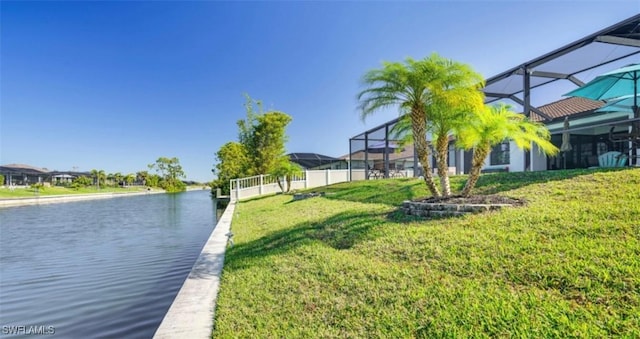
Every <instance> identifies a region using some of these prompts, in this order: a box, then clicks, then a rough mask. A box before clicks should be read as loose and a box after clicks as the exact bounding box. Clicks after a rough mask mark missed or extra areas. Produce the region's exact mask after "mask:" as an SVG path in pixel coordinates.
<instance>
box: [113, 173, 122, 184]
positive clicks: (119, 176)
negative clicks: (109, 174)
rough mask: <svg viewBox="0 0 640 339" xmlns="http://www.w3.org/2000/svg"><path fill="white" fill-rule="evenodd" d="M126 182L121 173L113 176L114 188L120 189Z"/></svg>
mask: <svg viewBox="0 0 640 339" xmlns="http://www.w3.org/2000/svg"><path fill="white" fill-rule="evenodd" d="M123 181H124V175H122V173H120V172H116V173H114V174H113V186H115V187H118V186H120V184H121V183H122V182H123Z"/></svg>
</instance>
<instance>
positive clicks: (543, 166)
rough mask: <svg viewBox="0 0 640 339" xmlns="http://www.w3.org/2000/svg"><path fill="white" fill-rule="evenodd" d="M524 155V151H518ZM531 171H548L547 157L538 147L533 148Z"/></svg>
mask: <svg viewBox="0 0 640 339" xmlns="http://www.w3.org/2000/svg"><path fill="white" fill-rule="evenodd" d="M518 151H520V152H522V153H524V152H523V151H522V150H518ZM531 170H532V171H546V170H547V155H546V154H544V153H543V152H541V151H540V148H539V147H538V146H537V145H535V144H534V145H533V147H531Z"/></svg>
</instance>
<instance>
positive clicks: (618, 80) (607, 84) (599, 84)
mask: <svg viewBox="0 0 640 339" xmlns="http://www.w3.org/2000/svg"><path fill="white" fill-rule="evenodd" d="M639 78H640V64H631V65H627V66H624V67H622V68H618V69H616V70H614V71H611V72H608V73H604V74H602V75H599V76H597V77H596V78H595V79H593V80H591V81H589V82H588V83H587V84H585V85H584V86H582V87H580V88H576V89H574V90H573V91H571V92H569V93H567V94H565V95H564V96H570V97H583V98H588V99H593V100H608V99H613V98H620V97H624V96H627V95H632V96H633V95H636V94H638V79H639ZM637 105H638V103H637V101H635V102H634V106H637Z"/></svg>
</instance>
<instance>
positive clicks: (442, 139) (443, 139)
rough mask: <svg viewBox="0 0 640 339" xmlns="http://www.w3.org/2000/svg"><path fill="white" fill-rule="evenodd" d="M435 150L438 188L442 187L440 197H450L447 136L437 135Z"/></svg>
mask: <svg viewBox="0 0 640 339" xmlns="http://www.w3.org/2000/svg"><path fill="white" fill-rule="evenodd" d="M436 150H437V152H438V159H437V160H438V176H440V186H441V187H442V195H443V196H445V197H446V196H450V195H451V185H450V184H449V164H448V162H447V159H448V158H449V157H448V155H449V137H448V136H447V135H439V136H438V140H436Z"/></svg>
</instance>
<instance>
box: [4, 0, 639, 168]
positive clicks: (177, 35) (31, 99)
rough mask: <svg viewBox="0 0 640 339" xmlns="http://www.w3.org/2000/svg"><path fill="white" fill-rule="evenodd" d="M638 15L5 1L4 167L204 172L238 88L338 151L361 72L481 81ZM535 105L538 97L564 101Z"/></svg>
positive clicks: (606, 9) (351, 118)
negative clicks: (445, 69)
mask: <svg viewBox="0 0 640 339" xmlns="http://www.w3.org/2000/svg"><path fill="white" fill-rule="evenodd" d="M638 12H640V1H637V0H635V1H605V0H603V1H530V2H527V1H506V0H505V1H488V2H487V1H420V2H417V1H411V2H366V1H363V2H355V1H350V2H337V1H334V2H320V1H313V2H292V1H277V2H268V1H265V2H215V1H191V2H172V1H152V2H140V1H119V2H102V1H87V2H82V1H71V2H55V1H46V2H34V1H25V2H11V1H2V2H0V15H1V17H0V19H1V20H0V39H1V40H0V48H1V50H0V86H1V87H0V100H1V101H0V110H1V112H0V113H1V115H0V119H1V120H0V133H1V136H0V143H1V145H0V163H1V164H9V163H24V164H30V165H34V166H40V167H46V168H48V169H51V170H53V169H56V170H71V169H73V168H74V167H76V168H77V169H78V170H81V171H89V170H91V169H94V168H96V169H104V170H105V171H106V172H122V173H132V172H136V171H139V170H146V169H147V164H150V163H152V162H154V161H155V159H157V158H158V157H160V156H166V157H178V158H179V159H180V162H181V164H182V166H183V168H184V170H185V172H186V174H187V177H188V178H189V179H192V180H198V181H210V180H212V179H213V175H212V174H211V168H212V166H213V164H214V160H215V158H214V154H215V152H216V151H217V150H218V149H219V148H220V146H222V145H223V144H224V143H226V142H228V141H234V140H237V126H236V121H237V120H238V119H242V118H244V116H245V111H244V108H243V103H244V97H243V93H248V94H250V95H251V96H252V97H253V98H255V99H260V100H262V101H263V102H264V103H265V106H266V107H267V108H273V109H277V110H281V111H284V112H286V113H288V114H289V115H291V116H292V117H293V121H292V123H291V124H290V125H289V128H288V130H287V132H288V135H289V142H288V143H287V150H288V151H289V152H316V153H322V154H326V155H330V156H340V155H343V154H345V153H348V150H349V144H348V140H349V137H352V136H354V135H356V134H358V133H360V132H361V131H364V130H366V129H368V128H371V127H374V126H377V125H379V124H381V123H383V122H385V121H387V120H389V119H392V118H394V117H396V116H397V111H395V110H390V111H387V112H381V113H379V114H378V115H376V116H373V117H371V118H369V119H367V120H366V121H365V122H362V121H361V120H360V118H359V115H358V111H357V109H356V108H357V101H356V94H357V93H358V91H359V90H361V89H362V87H361V83H360V78H361V76H362V75H363V74H364V73H365V72H366V71H367V70H370V69H372V68H376V67H379V66H380V64H381V62H382V61H400V60H403V59H404V58H406V57H408V56H411V57H413V58H422V57H425V56H427V55H429V54H430V53H431V52H438V53H439V54H441V55H443V56H445V57H448V58H452V59H455V60H457V61H461V62H464V63H468V64H470V65H472V66H473V67H474V68H475V69H476V70H477V71H478V72H480V73H481V74H483V75H484V76H486V77H489V76H492V75H495V74H497V73H499V72H502V71H504V70H506V69H508V68H511V67H514V66H517V65H518V64H521V63H523V62H525V61H527V60H530V59H533V58H535V57H537V56H539V55H541V54H544V53H546V52H549V51H551V50H553V49H556V48H559V47H562V46H563V45H565V44H567V43H570V42H572V41H575V40H577V39H579V38H582V37H583V36H585V35H587V34H590V33H593V32H595V31H597V30H599V29H602V28H604V27H607V26H610V25H612V24H614V23H616V22H618V21H620V20H623V19H626V18H628V17H630V16H632V15H634V14H637V13H638ZM560 94H561V93H558V95H557V96H556V97H549V98H547V97H541V98H534V99H536V100H538V101H539V103H545V102H549V101H552V100H556V99H558V98H559V95H560Z"/></svg>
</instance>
